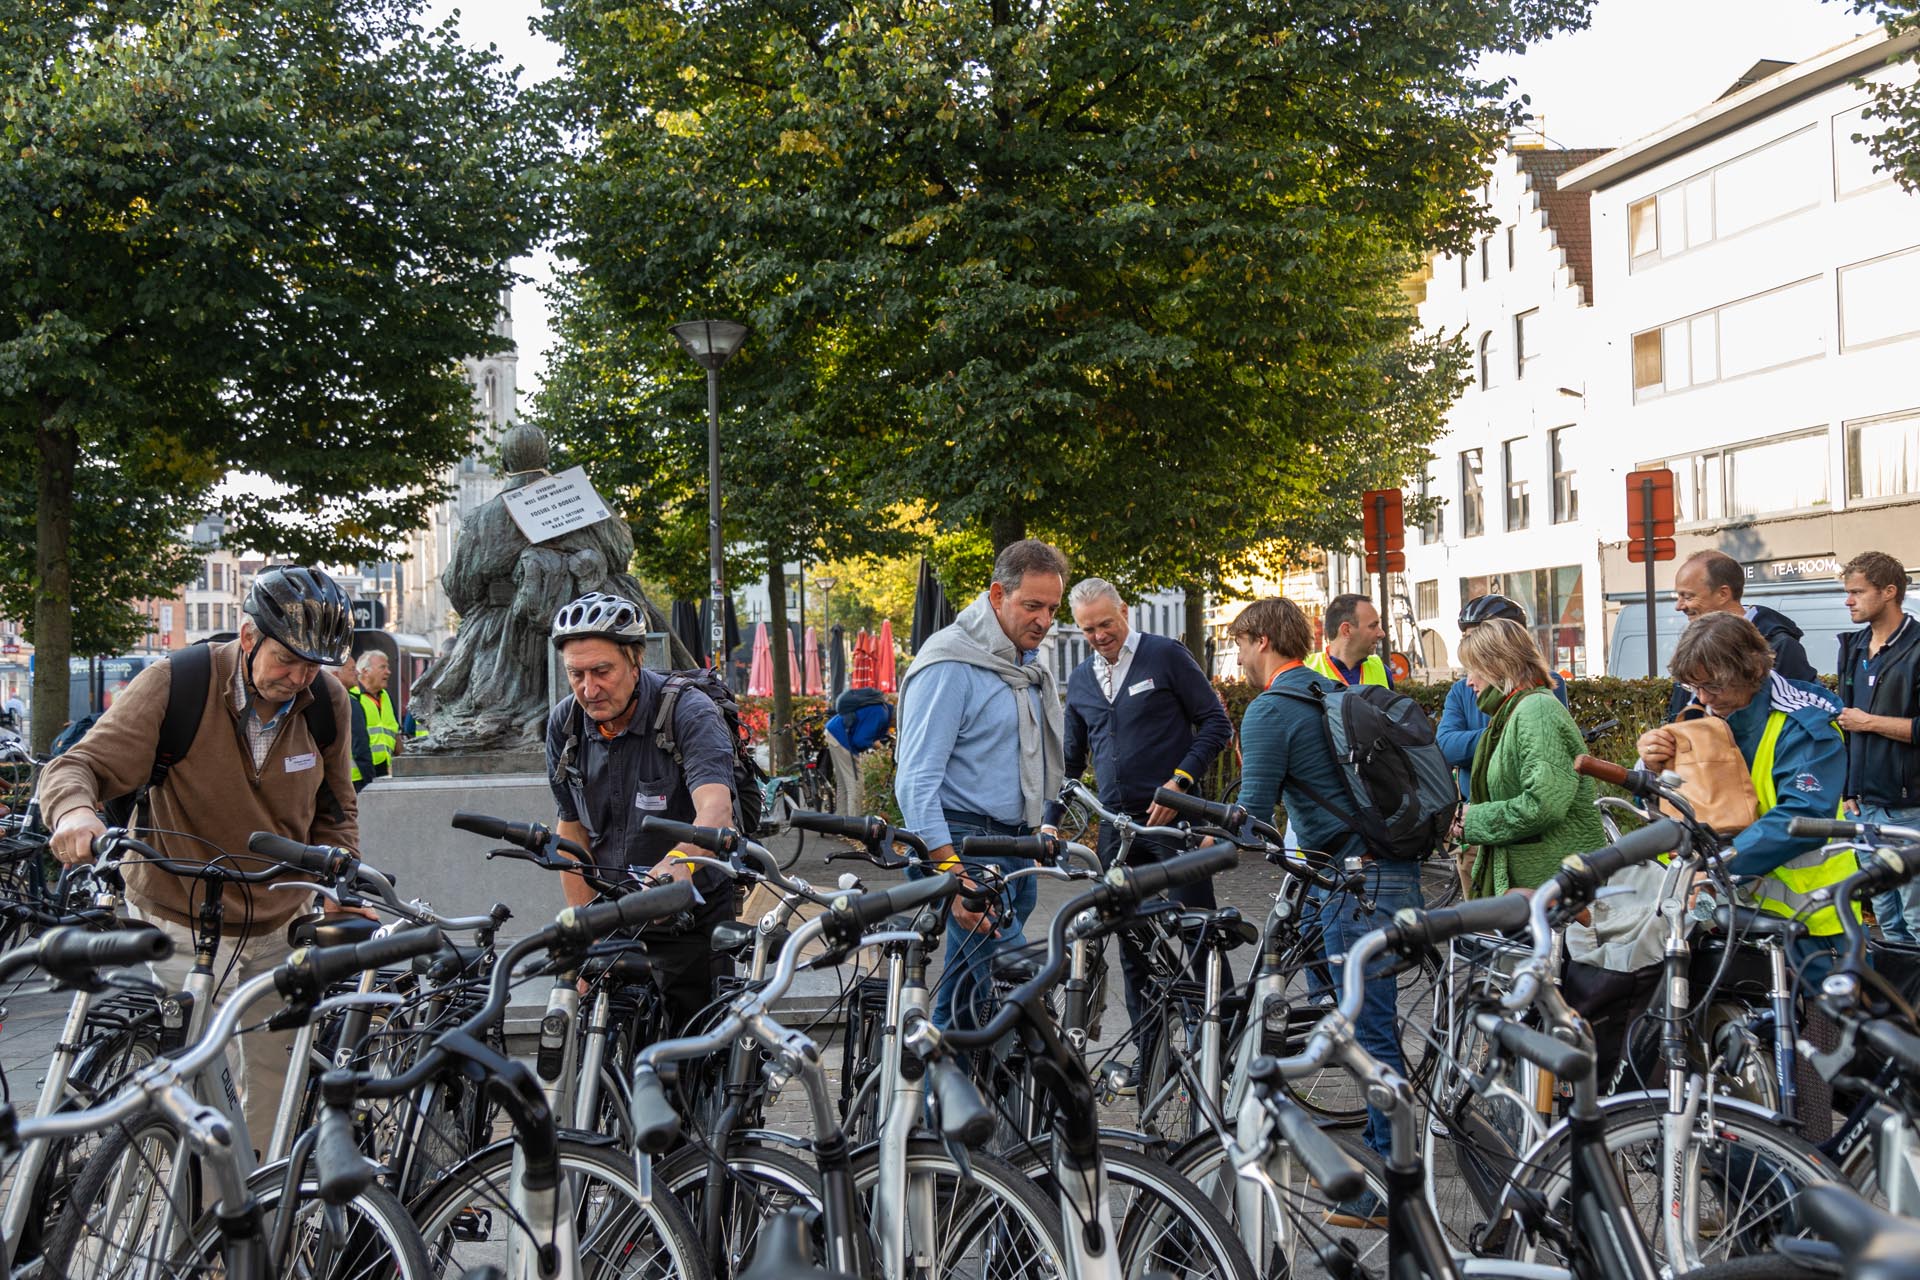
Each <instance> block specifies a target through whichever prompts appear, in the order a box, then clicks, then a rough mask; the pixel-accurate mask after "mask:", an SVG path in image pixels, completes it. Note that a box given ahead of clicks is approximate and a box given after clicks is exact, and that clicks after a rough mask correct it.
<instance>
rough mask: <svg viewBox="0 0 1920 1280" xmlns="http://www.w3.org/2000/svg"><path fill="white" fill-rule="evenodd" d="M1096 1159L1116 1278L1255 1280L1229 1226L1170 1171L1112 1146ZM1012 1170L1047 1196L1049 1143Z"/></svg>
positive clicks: (1135, 1152)
mask: <svg viewBox="0 0 1920 1280" xmlns="http://www.w3.org/2000/svg"><path fill="white" fill-rule="evenodd" d="M1100 1159H1101V1162H1102V1163H1103V1164H1104V1165H1105V1166H1106V1171H1107V1185H1108V1187H1109V1194H1110V1196H1111V1197H1112V1199H1113V1200H1114V1201H1115V1202H1116V1203H1114V1205H1113V1210H1114V1212H1113V1220H1114V1224H1115V1225H1114V1230H1115V1231H1116V1232H1118V1234H1119V1245H1118V1251H1119V1262H1120V1271H1121V1274H1123V1275H1128V1276H1145V1275H1161V1274H1165V1275H1168V1276H1172V1277H1175V1280H1185V1278H1189V1277H1190V1278H1192V1280H1200V1278H1201V1277H1214V1278H1218V1280H1257V1277H1258V1275H1259V1272H1258V1271H1256V1269H1255V1268H1254V1265H1253V1260H1252V1259H1251V1258H1249V1257H1248V1256H1247V1251H1246V1249H1245V1248H1244V1247H1243V1246H1242V1245H1241V1243H1240V1238H1239V1236H1238V1235H1237V1234H1236V1233H1235V1231H1234V1228H1233V1223H1232V1221H1231V1220H1230V1219H1229V1218H1228V1216H1227V1215H1226V1213H1224V1212H1222V1211H1221V1209H1220V1208H1219V1207H1217V1206H1216V1205H1215V1204H1214V1202H1213V1201H1212V1200H1211V1199H1209V1198H1208V1197H1207V1195H1206V1194H1205V1193H1204V1192H1203V1191H1202V1190H1201V1189H1200V1188H1199V1187H1197V1186H1195V1185H1194V1184H1193V1183H1192V1182H1191V1181H1189V1180H1188V1179H1187V1178H1186V1177H1184V1176H1183V1175H1181V1174H1180V1173H1179V1172H1178V1171H1177V1170H1176V1169H1174V1167H1173V1166H1172V1165H1171V1164H1169V1163H1167V1162H1166V1161H1165V1160H1161V1159H1159V1158H1157V1157H1155V1156H1151V1155H1148V1154H1147V1153H1146V1152H1143V1151H1138V1150H1135V1149H1133V1148H1131V1147H1123V1146H1118V1145H1115V1144H1113V1143H1102V1144H1101V1147H1100ZM1018 1166H1019V1168H1020V1170H1021V1172H1023V1173H1025V1174H1026V1175H1027V1176H1028V1177H1029V1178H1032V1179H1033V1180H1034V1181H1035V1182H1036V1183H1038V1184H1040V1186H1042V1187H1043V1188H1048V1189H1049V1194H1051V1188H1052V1186H1053V1181H1052V1178H1053V1167H1052V1159H1051V1154H1050V1144H1047V1145H1040V1146H1034V1147H1030V1148H1029V1149H1028V1150H1027V1151H1026V1152H1025V1153H1023V1155H1022V1158H1021V1159H1020V1160H1019V1161H1018Z"/></svg>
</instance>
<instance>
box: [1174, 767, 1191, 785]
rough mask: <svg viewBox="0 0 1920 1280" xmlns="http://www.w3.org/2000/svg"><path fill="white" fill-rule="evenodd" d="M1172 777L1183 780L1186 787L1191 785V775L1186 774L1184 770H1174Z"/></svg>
mask: <svg viewBox="0 0 1920 1280" xmlns="http://www.w3.org/2000/svg"><path fill="white" fill-rule="evenodd" d="M1173 776H1174V777H1176V778H1181V779H1184V780H1185V782H1186V784H1187V785H1188V786H1192V785H1193V775H1192V774H1190V773H1188V772H1187V771H1186V770H1185V769H1175V770H1174V771H1173Z"/></svg>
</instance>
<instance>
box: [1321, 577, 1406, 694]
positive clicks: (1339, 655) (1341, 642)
mask: <svg viewBox="0 0 1920 1280" xmlns="http://www.w3.org/2000/svg"><path fill="white" fill-rule="evenodd" d="M1321 630H1322V633H1323V634H1324V635H1325V636H1326V641H1327V643H1326V647H1325V648H1324V649H1321V650H1320V651H1319V652H1317V653H1310V654H1308V655H1307V666H1308V667H1309V668H1310V669H1312V670H1314V671H1317V672H1319V673H1320V674H1321V675H1323V676H1325V677H1326V678H1327V679H1329V680H1338V681H1339V682H1340V683H1341V684H1377V685H1381V686H1383V687H1385V688H1388V689H1391V688H1393V677H1392V676H1391V675H1389V674H1387V664H1386V663H1384V662H1382V661H1380V652H1379V650H1380V640H1381V638H1382V637H1383V636H1385V635H1386V634H1387V632H1386V628H1385V627H1382V626H1381V625H1380V611H1379V610H1378V609H1376V608H1374V606H1373V601H1371V600H1369V599H1367V598H1366V597H1365V596H1363V595H1355V594H1352V593H1349V594H1347V595H1340V596H1335V597H1334V598H1333V601H1332V603H1330V604H1328V605H1327V613H1326V617H1325V618H1324V619H1322V621H1321Z"/></svg>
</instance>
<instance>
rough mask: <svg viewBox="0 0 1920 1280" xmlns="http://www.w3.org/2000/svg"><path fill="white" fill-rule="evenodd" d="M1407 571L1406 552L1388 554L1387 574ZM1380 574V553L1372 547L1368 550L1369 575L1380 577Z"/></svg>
mask: <svg viewBox="0 0 1920 1280" xmlns="http://www.w3.org/2000/svg"><path fill="white" fill-rule="evenodd" d="M1406 571H1407V553H1406V552H1404V551H1389V552H1387V572H1388V573H1405V572H1406ZM1379 572H1380V553H1379V552H1378V551H1375V550H1374V549H1373V548H1372V547H1368V548H1367V573H1368V574H1369V575H1378V574H1379Z"/></svg>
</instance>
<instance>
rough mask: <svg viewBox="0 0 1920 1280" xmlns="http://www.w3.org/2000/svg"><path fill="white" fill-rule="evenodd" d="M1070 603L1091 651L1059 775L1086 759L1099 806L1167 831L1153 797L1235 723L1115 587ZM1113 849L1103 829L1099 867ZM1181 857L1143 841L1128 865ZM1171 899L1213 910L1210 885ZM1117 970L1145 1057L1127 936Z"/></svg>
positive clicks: (1140, 1003) (1135, 961) (1197, 772)
mask: <svg viewBox="0 0 1920 1280" xmlns="http://www.w3.org/2000/svg"><path fill="white" fill-rule="evenodd" d="M1067 604H1068V606H1069V607H1070V608H1071V609H1072V610H1073V620H1074V622H1075V623H1077V624H1078V625H1079V627H1080V633H1081V634H1082V635H1084V636H1085V637H1086V638H1087V643H1088V645H1090V646H1091V647H1092V649H1093V654H1092V656H1091V657H1089V658H1088V659H1087V660H1086V661H1085V662H1083V663H1081V664H1080V665H1079V666H1077V667H1075V668H1074V669H1073V674H1072V675H1070V676H1069V677H1067V708H1066V730H1065V737H1066V776H1067V777H1069V778H1078V777H1080V776H1081V775H1082V774H1083V773H1085V772H1086V768H1087V765H1088V763H1089V762H1091V763H1092V765H1093V773H1094V777H1095V778H1096V779H1097V780H1098V782H1099V791H1100V803H1101V804H1103V805H1105V806H1106V807H1107V808H1108V809H1111V810H1112V811H1113V812H1115V813H1124V814H1126V815H1127V816H1128V817H1131V818H1134V819H1136V820H1138V821H1140V822H1143V823H1145V824H1146V825H1147V826H1150V827H1158V826H1164V825H1166V824H1167V823H1169V822H1171V821H1173V812H1172V811H1171V810H1169V809H1166V808H1163V807H1161V806H1160V805H1156V804H1154V803H1153V793H1154V791H1155V790H1157V789H1158V788H1160V787H1168V788H1170V789H1173V790H1176V791H1191V790H1193V789H1194V787H1195V786H1196V785H1197V780H1198V779H1199V778H1202V777H1204V776H1205V775H1206V772H1207V769H1208V767H1209V766H1210V765H1212V764H1213V761H1214V757H1216V756H1218V755H1219V754H1220V752H1221V751H1222V750H1224V749H1225V748H1226V745H1227V744H1228V743H1229V742H1231V741H1232V740H1233V722H1232V721H1231V720H1229V719H1228V718H1227V710H1226V708H1225V707H1223V706H1222V705H1221V704H1220V697H1219V695H1218V694H1216V693H1215V692H1214V691H1213V685H1212V683H1211V682H1210V681H1208V679H1207V673H1206V672H1204V671H1202V670H1201V669H1200V664H1199V663H1198V662H1196V661H1194V658H1193V655H1192V654H1190V653H1188V652H1187V647H1186V646H1185V645H1183V644H1181V643H1180V642H1179V641H1178V640H1172V639H1169V638H1167V637H1166V636H1155V635H1147V634H1145V633H1144V632H1140V631H1135V630H1134V629H1133V628H1132V626H1131V625H1129V622H1128V618H1127V605H1126V602H1125V601H1124V600H1122V599H1121V598H1120V593H1119V591H1117V590H1115V588H1114V586H1113V584H1112V583H1110V582H1108V581H1106V580H1105V579H1103V578H1084V579H1082V580H1081V581H1079V582H1077V583H1075V584H1074V587H1073V590H1072V592H1071V593H1069V595H1068V596H1067ZM1061 808H1062V806H1061V805H1060V803H1059V802H1058V801H1057V800H1056V801H1054V802H1053V803H1051V804H1049V805H1048V806H1047V826H1046V828H1045V829H1047V830H1051V829H1052V828H1053V825H1054V824H1055V823H1057V822H1059V820H1060V813H1061ZM1119 847H1120V833H1119V832H1118V831H1117V830H1115V829H1114V828H1113V827H1112V826H1111V825H1110V824H1102V825H1101V828H1100V860H1101V862H1103V863H1104V864H1106V865H1107V866H1112V865H1113V860H1114V857H1115V855H1116V854H1117V853H1118V852H1119ZM1178 852H1179V850H1177V849H1171V848H1168V847H1167V846H1165V845H1163V844H1160V843H1158V842H1150V841H1144V840H1143V841H1140V842H1138V843H1136V844H1134V845H1133V846H1132V848H1131V849H1129V851H1128V853H1127V861H1128V864H1129V865H1138V864H1140V863H1146V862H1159V861H1160V860H1162V859H1163V858H1167V857H1170V856H1172V855H1173V854H1175V853H1178ZM1170 896H1172V897H1173V898H1174V899H1175V900H1176V901H1179V902H1182V903H1185V904H1186V905H1187V906H1190V907H1199V908H1206V909H1211V908H1212V907H1213V905H1214V897H1213V882H1212V881H1211V880H1202V881H1200V882H1198V883H1197V884H1190V885H1183V886H1181V887H1180V888H1178V889H1175V890H1174V891H1173V892H1172V894H1171V895H1170ZM1120 970H1121V974H1122V976H1123V977H1124V978H1125V980H1126V995H1127V1016H1128V1017H1129V1018H1131V1019H1132V1020H1133V1023H1134V1026H1135V1028H1136V1030H1137V1032H1138V1037H1139V1038H1138V1040H1137V1042H1136V1043H1137V1046H1138V1048H1139V1050H1140V1058H1141V1060H1144V1059H1145V1056H1146V1054H1147V1051H1148V1048H1149V1046H1150V1044H1151V1040H1150V1039H1149V1037H1150V1035H1151V1026H1150V1025H1147V1024H1149V1023H1150V1022H1151V1021H1152V1020H1151V1019H1150V1018H1144V1017H1143V1015H1145V1014H1146V1013H1147V1009H1146V997H1147V994H1148V992H1147V982H1148V977H1149V972H1148V966H1147V958H1146V956H1145V954H1143V953H1142V952H1141V950H1140V948H1139V947H1138V946H1137V945H1136V944H1135V943H1134V941H1133V939H1132V938H1131V937H1129V936H1127V935H1126V934H1122V935H1121V938H1120ZM1135 1070H1136V1071H1137V1070H1138V1063H1136V1064H1135Z"/></svg>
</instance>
